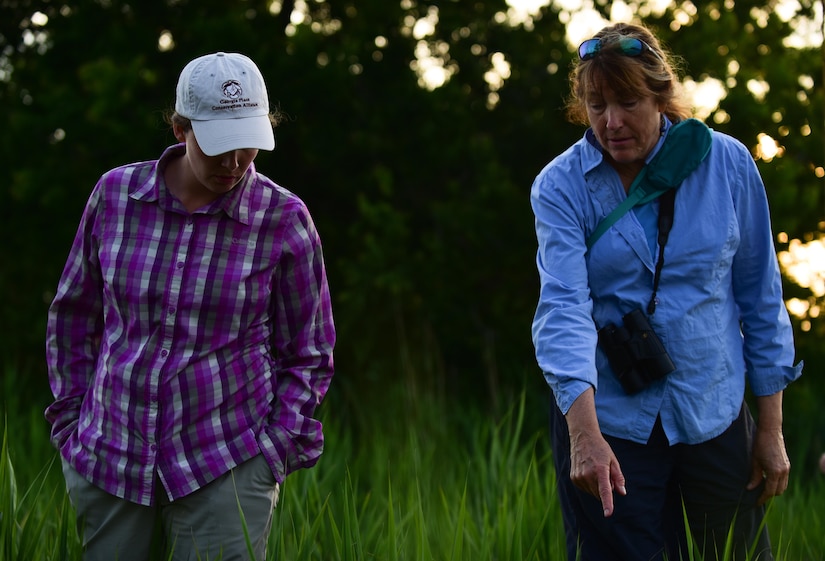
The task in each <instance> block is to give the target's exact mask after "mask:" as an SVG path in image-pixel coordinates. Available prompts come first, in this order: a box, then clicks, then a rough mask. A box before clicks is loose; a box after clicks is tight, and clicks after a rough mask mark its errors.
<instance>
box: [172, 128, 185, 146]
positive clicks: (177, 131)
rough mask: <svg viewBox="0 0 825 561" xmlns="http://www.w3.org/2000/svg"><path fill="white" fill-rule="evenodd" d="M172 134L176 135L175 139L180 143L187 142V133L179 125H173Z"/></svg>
mask: <svg viewBox="0 0 825 561" xmlns="http://www.w3.org/2000/svg"><path fill="white" fill-rule="evenodd" d="M172 134H174V135H175V138H176V139H177V140H178V142H186V131H185V130H184V128H183V127H182V126H180V125H178V124H173V125H172Z"/></svg>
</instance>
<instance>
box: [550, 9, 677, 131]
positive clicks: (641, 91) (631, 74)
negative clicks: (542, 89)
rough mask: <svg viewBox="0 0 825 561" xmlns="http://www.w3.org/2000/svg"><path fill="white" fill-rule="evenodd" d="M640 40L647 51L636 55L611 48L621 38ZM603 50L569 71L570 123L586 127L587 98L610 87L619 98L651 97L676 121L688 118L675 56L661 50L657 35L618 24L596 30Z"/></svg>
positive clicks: (568, 114)
mask: <svg viewBox="0 0 825 561" xmlns="http://www.w3.org/2000/svg"><path fill="white" fill-rule="evenodd" d="M627 37H632V38H635V39H640V40H642V41H643V42H644V43H645V44H647V46H648V47H650V50H647V49H644V50H643V51H642V52H641V53H640V54H639V55H638V56H628V55H626V54H624V53H622V52H621V51H620V50H618V49H615V48H611V46H613V45H616V44H617V43H618V42H619V41H620V40H621V39H623V38H627ZM594 39H601V42H602V45H603V46H602V48H601V49H600V50H599V52H598V54H597V55H596V56H595V57H593V58H591V59H588V60H580V59H577V62H576V64H575V66H574V67H573V69H572V70H571V72H570V77H569V79H570V95H569V96H568V98H567V104H566V111H567V119H568V120H569V121H570V122H571V123H575V124H580V125H589V124H590V123H589V119H588V117H587V96H588V95H592V94H593V93H598V92H599V91H601V90H602V88H604V87H609V88H610V89H611V90H613V92H614V93H615V94H616V95H618V96H619V97H628V98H639V97H648V96H653V97H654V99H655V100H656V102H657V104H658V105H661V106H663V107H664V108H665V110H664V114H665V115H667V117H668V118H669V119H670V120H671V121H673V122H678V121H682V120H684V119H687V118H688V117H690V116H691V113H692V111H691V105H690V102H689V100H688V98H687V96H686V95H685V93H684V90H683V89H682V85H681V83H680V82H679V79H678V78H677V76H676V70H675V68H676V63H675V59H674V57H672V55H669V54H668V53H666V52H665V51H664V49H663V48H662V46H661V45H660V43H659V40H658V39H657V38H656V36H654V35H653V33H652V32H651V31H649V30H648V29H647V28H645V27H642V26H639V25H633V24H629V23H618V24H615V25H612V26H608V27H605V28H603V29H602V30H601V31H599V32H598V33H597V34H596V35H595V37H594Z"/></svg>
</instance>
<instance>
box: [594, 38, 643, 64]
mask: <svg viewBox="0 0 825 561" xmlns="http://www.w3.org/2000/svg"><path fill="white" fill-rule="evenodd" d="M610 49H611V50H616V51H619V52H620V53H622V54H623V55H625V56H633V57H636V56H640V55H641V54H642V53H643V52H645V51H650V52H651V53H653V54H654V55H655V56H656V58H659V54H658V53H657V52H656V51H654V50H653V49H652V48H651V47H650V45H648V44H647V43H645V42H644V41H642V40H641V39H637V38H635V37H620V38H619V40H618V41H616V42H615V43H610ZM601 50H602V40H601V39H599V38H593V39H588V40H587V41H585V42H584V43H582V44H581V45H579V58H580V59H581V60H590V59H592V58H595V57H596V55H598V54H599V52H600V51H601Z"/></svg>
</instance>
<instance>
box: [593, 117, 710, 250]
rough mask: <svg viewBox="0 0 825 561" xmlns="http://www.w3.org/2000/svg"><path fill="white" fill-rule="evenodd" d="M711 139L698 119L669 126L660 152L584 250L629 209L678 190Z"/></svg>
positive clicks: (708, 131) (707, 149)
mask: <svg viewBox="0 0 825 561" xmlns="http://www.w3.org/2000/svg"><path fill="white" fill-rule="evenodd" d="M711 140H712V135H711V132H710V129H709V128H708V127H707V125H705V124H704V123H703V122H702V121H699V120H698V119H686V120H684V121H680V122H678V123H676V124H675V125H673V126H672V127H670V130H668V133H667V136H666V137H665V141H664V143H663V144H662V147H661V148H660V149H659V152H657V153H656V155H655V156H654V157H653V159H652V160H651V161H650V163H648V164H647V165H645V167H643V168H642V171H641V172H639V175H638V176H636V179H635V180H634V181H633V183H632V184H631V185H630V189H628V196H627V198H626V199H625V200H624V201H622V202H621V204H619V206H617V207H616V208H615V209H613V212H611V213H610V214H608V215H607V216H606V217H605V218H604V219H603V220H602V221H601V222H600V223H599V224H598V226H597V227H596V229H595V230H594V231H593V233H592V234H591V235H590V237H589V238H588V239H587V249H588V250H589V249H590V248H591V247H593V244H595V243H596V240H598V239H599V238H600V237H601V236H602V234H604V233H605V232H606V231H607V230H608V229H609V228H610V227H611V226H613V224H615V223H616V221H617V220H618V219H619V218H621V217H622V216H624V214H625V213H626V212H627V211H628V210H630V209H631V208H633V207H634V206H636V205H637V204H643V203H646V202H648V201H651V200H653V199H655V198H656V197H658V196H660V195H661V194H662V193H665V192H666V191H668V190H670V189H675V188H677V187H678V186H679V185H680V184H681V183H682V181H683V180H684V179H685V178H686V177H687V176H688V175H690V174H691V173H692V172H693V170H695V169H696V168H697V167H699V164H701V163H702V161H704V159H705V157H707V155H708V152H710V145H711Z"/></svg>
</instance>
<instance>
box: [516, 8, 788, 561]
mask: <svg viewBox="0 0 825 561" xmlns="http://www.w3.org/2000/svg"><path fill="white" fill-rule="evenodd" d="M571 90H572V91H571V97H570V101H569V104H568V116H569V117H570V119H571V120H572V121H573V122H577V123H581V124H584V125H589V128H588V129H587V131H586V132H585V135H584V137H583V138H582V139H580V140H579V141H578V142H576V143H575V144H574V145H573V146H571V147H570V148H569V149H568V150H567V151H565V152H564V153H563V154H561V155H559V156H558V157H556V158H555V159H554V160H553V161H551V162H550V163H549V164H548V165H547V166H546V167H545V168H544V169H543V170H542V171H541V172H540V173H539V175H538V176H537V177H536V180H535V182H534V184H533V188H532V192H531V203H532V207H533V211H534V213H535V217H536V234H537V238H538V244H539V248H538V254H537V266H538V271H539V277H540V280H541V293H540V298H539V303H538V306H537V310H536V315H535V318H534V322H533V328H532V332H533V342H534V345H535V349H536V357H537V360H538V363H539V366H540V367H541V369H542V371H543V372H544V375H545V378H546V379H547V382H548V384H549V385H550V387H551V389H552V391H553V396H554V398H555V403H554V406H553V410H554V414H553V416H552V418H553V423H552V424H553V426H552V428H553V430H552V439H553V450H554V459H555V462H556V470H557V476H558V480H559V493H560V498H561V502H562V510H563V515H564V520H565V530H566V534H567V544H568V555H569V556H570V558H571V559H575V558H576V555H577V553H579V552H580V554H581V558H582V559H585V560H588V559H598V560H606V559H607V560H609V559H616V560H628V559H645V560H647V559H663V558H668V559H678V558H679V555H680V554H681V555H683V556H685V557H684V558H687V557H686V555H687V539H688V538H687V535H686V530H685V524H684V516H683V507H684V509H685V510H684V512H685V513H686V514H687V519H688V521H689V523H690V530H691V534H692V536H693V538H694V539H696V540H697V541H698V544H699V547H700V548H701V549H702V550H703V551H702V554H703V555H704V558H705V559H714V558H715V557H714V555H716V552H719V554H720V555H721V553H722V552H723V551H724V550H725V543H726V540H727V538H728V533H729V531H730V530H731V527H732V526H733V534H732V535H733V540H734V546H735V558H737V559H739V558H743V556H744V554H745V552H746V551H748V550H749V549H750V548H751V546H755V551H756V553H757V555H761V556H759V557H758V558H759V559H772V556H771V552H770V543H769V539H768V536H767V531H761V530H763V529H762V528H761V527H760V525H761V524H762V520H763V516H764V506H763V505H764V503H765V501H766V500H768V499H769V498H771V497H773V496H776V495H780V494H782V493H783V492H784V490H785V489H786V487H787V484H788V474H789V471H790V463H789V461H788V457H787V453H786V451H785V445H784V439H783V433H782V392H783V390H784V388H785V387H786V386H787V385H788V384H789V383H790V382H791V381H793V380H795V379H796V378H798V377H799V376H800V374H801V366H802V365H801V363H800V364H796V365H795V364H794V348H793V339H792V330H791V326H790V322H789V318H788V314H787V311H786V310H785V307H784V302H783V298H782V291H781V279H780V274H779V270H778V265H777V260H776V255H775V251H774V246H773V237H772V234H771V228H770V216H769V210H768V205H767V199H766V195H765V189H764V185H763V183H762V180H761V178H760V176H759V173H758V171H757V168H756V166H755V164H754V161H753V159H752V157H751V155H750V153H749V152H748V150H747V148H746V147H745V146H743V145H742V144H741V143H740V142H738V141H737V140H735V139H733V138H731V137H730V136H727V135H724V134H722V133H719V132H716V131H709V130H708V129H707V128H706V127H704V125H701V124H700V123H698V122H696V121H692V123H691V124H694V125H699V126H700V127H701V129H702V131H700V132H703V133H704V134H705V135H707V136H708V137H709V151H708V153H707V157H706V158H704V159H703V160H702V161H701V163H699V164H698V167H696V168H695V169H694V170H693V171H692V172H691V173H690V174H689V175H688V176H687V178H686V179H684V181H682V182H681V184H680V185H679V187H678V189H676V190H675V202H674V203H673V204H674V210H673V222H672V229H671V231H670V235H669V238H668V239H667V241H666V242H665V243H664V244H662V243H660V240H659V239H658V234H659V228H658V216H659V214H660V212H659V208H660V201H662V200H664V198H662V199H658V198H657V199H653V200H649V201H647V202H644V201H643V202H642V203H640V204H638V205H636V206H634V207H633V208H632V209H631V210H629V211H628V212H626V213H625V214H623V215H621V216H620V217H619V218H618V219H617V220H616V221H615V223H613V224H612V226H610V228H608V229H607V230H606V231H605V233H604V235H601V237H599V238H598V239H595V240H593V239H590V238H591V235H592V234H593V233H594V232H595V231H596V229H597V228H598V226H599V224H600V222H601V221H602V220H603V219H604V218H605V217H606V216H608V215H609V214H610V213H611V212H612V211H613V210H614V209H615V208H616V207H617V206H619V205H620V204H621V203H622V202H623V201H625V200H626V199H627V198H628V195H629V194H631V195H632V194H633V190H632V189H631V186H633V187H634V189H635V188H636V186H635V185H634V180H636V179H637V177H638V176H639V174H640V172H641V170H642V169H643V168H644V167H645V165H646V164H647V163H648V162H650V161H651V160H652V159H653V158H654V157H655V156H656V155H657V153H659V151H660V149H661V148H662V146H663V144H664V142H665V139H666V138H667V137H668V134H669V133H670V132H671V131H672V130H673V127H674V126H675V124H677V123H680V122H683V121H686V120H687V119H688V117H689V116H690V109H689V105H688V103H687V101H686V100H685V98H684V96H683V95H682V93H681V90H680V88H679V81H678V79H677V77H676V75H675V72H674V70H673V66H672V65H671V64H670V63H669V62H668V57H667V55H666V53H665V52H664V51H663V50H662V48H661V46H660V44H659V41H658V40H657V39H656V37H654V36H653V35H652V34H651V33H650V31H649V30H647V29H645V28H643V27H639V26H635V25H628V24H617V25H614V26H610V27H606V28H605V29H603V30H601V31H600V32H599V33H598V34H597V35H596V36H595V37H594V38H593V39H589V40H588V41H585V42H584V43H582V45H581V46H580V47H579V60H578V62H577V64H576V66H575V67H574V69H573V70H572V73H571ZM672 142H678V140H677V135H676V134H674V135H673V141H672ZM669 146H672V144H670V143H669ZM680 149H681V147H680V145H679V144H676V146H675V150H673V151H675V152H676V153H677V154H678V153H679V151H680ZM651 167H652V166H651ZM671 192H673V191H671ZM588 242H589V243H588ZM662 245H664V246H665V247H666V251H664V252H663V253H662V252H661V249H662V247H660V246H662ZM660 254H662V255H661V257H660ZM660 259H662V263H660V267H661V270H660V273H659V275H657V274H656V270H657V261H659V260H660ZM657 277H658V278H657ZM654 281H655V282H654ZM654 287H655V288H654ZM634 310H640V311H641V314H643V317H646V319H647V321H648V322H649V324H650V326H651V328H652V331H653V332H655V334H656V335H658V339H659V340H660V341H661V343H662V345H663V346H664V348H665V349H666V352H667V354H668V355H669V357H670V359H671V360H672V363H673V365H674V366H675V369H669V370H672V371H669V372H668V373H667V374H666V375H663V376H662V377H660V378H658V379H653V380H652V381H649V382H647V383H645V384H644V386H643V387H641V388H639V387H637V388H633V389H632V390H627V389H625V388H624V387H623V385H622V383H621V382H620V380H619V378H618V375H617V374H620V373H618V372H617V370H618V367H617V368H613V367H611V365H610V362H609V360H608V357H607V354H606V353H605V343H604V341H603V343H602V344H599V330H600V329H602V333H605V331H606V330H610V329H612V328H613V327H615V326H619V327H621V326H623V318H624V316H625V315H626V314H628V313H630V312H633V311H634ZM638 313H639V312H637V314H638ZM640 333H641V332H640ZM649 335H650V333H649V332H646V333H642V334H641V335H640V336H641V337H647V336H649ZM614 366H615V363H614ZM746 384H747V385H748V387H749V388H750V390H751V392H752V393H753V395H754V396H755V401H756V404H757V407H758V411H757V419H758V421H756V422H755V421H754V419H753V418H752V417H751V414H750V412H749V411H748V407H747V405H746V404H745V401H744V396H745V387H746Z"/></svg>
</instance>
